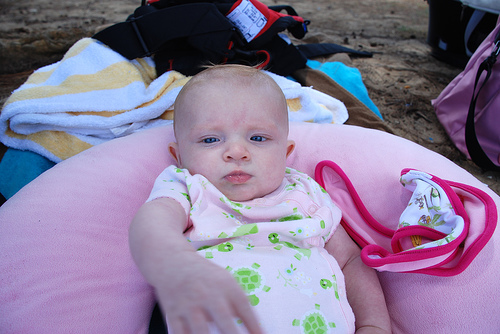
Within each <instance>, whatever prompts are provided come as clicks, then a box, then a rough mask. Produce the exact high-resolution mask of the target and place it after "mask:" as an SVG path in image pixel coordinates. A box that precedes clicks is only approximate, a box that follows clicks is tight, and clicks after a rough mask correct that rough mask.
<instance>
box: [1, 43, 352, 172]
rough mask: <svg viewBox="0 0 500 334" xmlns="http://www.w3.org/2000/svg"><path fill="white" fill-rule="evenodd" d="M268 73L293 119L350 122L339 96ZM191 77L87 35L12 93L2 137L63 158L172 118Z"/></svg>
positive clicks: (11, 144) (4, 112)
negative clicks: (125, 54)
mask: <svg viewBox="0 0 500 334" xmlns="http://www.w3.org/2000/svg"><path fill="white" fill-rule="evenodd" d="M267 73H268V74H269V75H270V76H272V77H273V78H274V79H275V80H276V82H277V83H278V85H279V86H280V87H281V88H282V89H283V92H284V94H285V97H286V98H287V102H288V107H289V115H290V120H291V121H307V122H317V123H338V124H341V123H344V122H345V121H346V120H347V117H348V114H347V110H346V108H345V106H344V104H343V103H341V102H340V101H338V100H336V99H334V98H332V97H330V96H328V95H326V94H323V93H321V92H319V91H316V90H314V89H312V88H310V87H301V86H300V84H298V83H296V82H294V81H292V80H288V79H287V78H284V77H281V76H278V75H275V74H272V73H269V72H267ZM188 80H189V77H186V76H184V75H182V74H180V73H178V72H175V71H170V72H166V73H164V74H163V75H161V76H159V77H156V71H155V66H154V61H153V60H152V59H151V58H141V59H136V60H132V61H130V60H127V59H125V58H124V57H122V56H121V55H120V54H118V53H116V52H114V51H113V50H111V49H109V48H108V47H107V46H105V45H103V44H101V43H100V42H98V41H96V40H93V39H91V38H83V39H81V40H79V41H78V42H77V43H75V44H74V45H73V46H72V47H71V48H70V49H69V50H68V52H67V53H66V54H65V56H64V57H63V59H62V60H61V61H59V62H57V63H54V64H52V65H48V66H45V67H42V68H40V69H38V70H36V71H35V72H33V74H31V75H30V77H29V78H28V80H27V81H26V82H25V83H24V84H23V85H22V86H21V87H19V88H18V89H17V90H15V91H14V92H13V93H12V95H11V96H10V97H9V99H8V100H7V101H6V103H5V105H4V107H3V109H2V112H1V114H0V141H1V142H2V143H3V144H4V145H6V146H8V147H12V148H16V149H20V150H29V151H33V152H36V153H38V154H40V155H42V156H44V157H46V158H48V159H50V160H52V161H54V162H60V161H62V160H64V159H67V158H69V157H71V156H73V155H75V154H77V153H79V152H81V151H83V150H85V149H88V148H90V147H92V146H94V145H97V144H100V143H103V142H105V141H108V140H111V139H113V138H117V137H121V136H124V135H127V134H130V133H133V132H136V131H138V130H142V129H146V128H150V127H153V126H159V125H163V124H167V123H170V122H172V118H173V104H174V101H175V98H176V96H177V94H178V93H179V91H180V89H181V88H182V86H183V85H184V84H185V83H186V82H187V81H188Z"/></svg>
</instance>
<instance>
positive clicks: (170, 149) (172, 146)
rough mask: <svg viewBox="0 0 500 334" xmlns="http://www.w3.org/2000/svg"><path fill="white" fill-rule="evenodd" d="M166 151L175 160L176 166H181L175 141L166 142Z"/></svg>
mask: <svg viewBox="0 0 500 334" xmlns="http://www.w3.org/2000/svg"><path fill="white" fill-rule="evenodd" d="M168 153H170V155H171V156H172V158H174V160H175V161H176V162H177V166H179V167H180V166H181V157H180V155H179V145H177V143H174V142H172V143H169V144H168Z"/></svg>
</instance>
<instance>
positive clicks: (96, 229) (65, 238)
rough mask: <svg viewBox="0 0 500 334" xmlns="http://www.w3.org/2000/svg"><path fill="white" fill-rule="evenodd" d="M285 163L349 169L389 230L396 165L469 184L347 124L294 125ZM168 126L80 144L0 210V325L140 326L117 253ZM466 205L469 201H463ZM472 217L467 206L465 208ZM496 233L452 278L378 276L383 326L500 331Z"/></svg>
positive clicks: (141, 310) (400, 143)
mask: <svg viewBox="0 0 500 334" xmlns="http://www.w3.org/2000/svg"><path fill="white" fill-rule="evenodd" d="M290 137H291V139H294V140H295V141H296V143H297V148H296V150H295V152H294V153H293V154H292V155H291V156H290V157H289V165H290V166H291V167H294V168H297V169H299V170H302V171H304V172H306V173H308V174H309V175H314V168H315V166H316V165H317V163H318V162H319V161H321V160H332V161H335V162H336V163H337V164H338V165H339V166H340V167H341V168H342V169H343V170H344V171H345V172H346V173H347V174H348V176H349V178H350V180H351V181H352V183H353V185H354V186H355V187H356V190H357V191H358V193H359V196H360V197H361V198H362V199H363V203H364V205H365V206H366V209H367V210H368V211H369V212H370V213H371V214H372V215H373V216H374V218H375V219H376V220H377V221H379V222H382V223H384V224H387V226H388V227H391V228H394V227H395V224H397V222H398V218H399V214H400V213H401V212H402V210H403V208H404V207H405V206H406V205H407V204H408V195H407V194H406V193H405V190H404V189H403V188H402V187H401V185H400V184H399V175H400V172H401V170H402V169H403V168H406V167H411V168H415V169H419V170H423V171H426V172H428V173H431V174H433V175H436V176H438V177H440V178H443V179H446V180H452V181H457V182H461V183H465V184H469V185H472V186H474V187H477V188H479V189H482V190H484V191H485V192H486V193H488V194H489V195H490V196H491V197H492V198H493V200H494V201H495V203H496V204H497V206H498V205H499V204H500V198H499V197H498V196H497V195H495V194H494V193H493V192H492V191H491V190H489V189H488V188H487V187H486V186H485V185H483V184H482V183H481V182H479V181H478V180H477V179H476V178H474V177H473V176H472V175H470V174H469V173H468V172H466V171H464V170H463V169H461V168H459V167H457V166H456V165H455V164H453V163H452V162H451V161H449V160H447V159H446V158H444V157H442V156H440V155H438V154H436V153H434V152H431V151H429V150H427V149H425V148H423V147H421V146H419V145H416V144H414V143H412V142H409V141H407V140H405V139H401V138H399V137H396V136H393V135H390V134H387V133H384V132H381V131H377V130H370V129H365V128H359V127H354V126H347V125H320V124H309V123H293V124H291V131H290ZM172 139H173V134H172V128H171V127H170V126H167V127H162V128H154V129H150V130H147V131H143V132H140V133H137V134H134V135H130V136H127V137H124V138H120V139H116V140H113V141H110V142H108V143H105V144H102V145H99V146H96V147H94V148H91V149H89V150H87V151H84V152H83V153H81V154H79V155H77V156H75V157H73V158H70V159H68V160H66V161H64V162H62V163H59V164H58V165H56V166H55V167H53V168H52V169H50V170H48V171H47V172H45V173H44V174H42V175H41V176H40V177H39V178H37V179H36V180H34V181H33V182H32V183H30V184H28V185H27V186H26V187H25V188H23V189H21V191H19V192H18V193H17V194H16V195H15V196H14V197H12V198H11V199H10V200H9V201H7V202H6V203H5V204H4V205H3V206H2V207H1V208H0V268H2V269H1V270H0V314H1V316H0V332H1V333H45V332H47V333H69V332H74V333H83V332H88V333H144V332H147V328H148V323H149V318H150V315H151V310H152V307H153V304H154V297H153V292H152V291H151V289H150V287H149V286H148V284H147V283H146V282H145V281H144V280H143V278H142V276H141V274H140V273H139V272H138V270H137V268H136V267H135V264H134V263H133V261H132V259H131V256H130V253H129V250H128V231H127V229H128V225H129V223H130V221H131V219H132V217H133V216H134V214H135V212H136V210H137V209H138V208H139V207H140V205H141V204H142V203H143V202H144V201H145V199H146V198H147V196H148V195H149V191H150V189H151V186H152V183H153V181H154V179H155V178H156V176H157V175H158V174H159V173H160V172H161V171H162V170H163V169H164V168H165V167H166V166H167V165H169V164H171V163H173V160H172V159H171V158H170V156H169V155H168V152H167V149H166V148H167V144H168V142H170V141H171V140H172ZM465 207H466V209H467V210H469V211H474V204H473V203H472V204H471V205H468V204H467V203H466V205H465ZM473 214H477V213H473ZM498 240H499V238H498V236H497V233H495V234H494V235H493V237H492V239H491V240H490V241H489V243H488V244H487V245H486V246H485V247H484V249H483V250H482V251H481V252H480V253H479V255H478V256H477V257H476V258H475V259H474V260H473V261H472V263H471V264H470V265H469V267H468V268H467V269H466V270H465V271H464V272H463V273H461V274H459V275H457V276H452V277H436V276H430V275H422V274H401V273H391V272H383V273H380V275H379V277H380V279H381V282H382V285H383V287H384V292H385V294H386V298H387V302H388V306H389V310H390V313H391V317H392V320H393V329H394V333H412V334H413V333H454V334H455V333H469V332H476V333H492V332H495V330H497V329H498V328H500V310H498V307H497V306H496V303H495V302H496V301H498V300H500V290H499V289H497V287H496V281H497V277H498V276H499V275H500V263H499V261H500V258H499V253H498V249H500V244H499V241H498Z"/></svg>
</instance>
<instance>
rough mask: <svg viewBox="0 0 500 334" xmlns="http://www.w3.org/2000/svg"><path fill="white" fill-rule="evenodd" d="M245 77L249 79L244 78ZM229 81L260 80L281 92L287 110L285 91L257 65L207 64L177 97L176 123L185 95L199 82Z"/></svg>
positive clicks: (245, 82)
mask: <svg viewBox="0 0 500 334" xmlns="http://www.w3.org/2000/svg"><path fill="white" fill-rule="evenodd" d="M245 78H247V79H249V80H244V79H245ZM221 79H223V80H224V81H229V80H235V79H237V82H235V84H242V85H245V84H247V85H251V84H255V82H258V83H259V85H262V86H264V87H266V88H269V89H273V90H275V91H276V93H277V94H279V96H280V97H279V98H281V99H282V100H283V104H284V109H285V110H286V98H285V95H284V94H283V91H282V90H281V88H280V87H279V86H278V84H277V83H276V82H275V81H274V79H273V78H271V77H270V76H269V75H267V74H266V73H264V72H263V71H262V70H260V69H259V68H258V67H257V66H246V65H239V64H225V65H207V67H206V69H205V70H203V71H201V72H199V73H198V74H196V75H195V76H193V77H192V78H191V79H190V80H189V81H188V82H187V83H186V84H185V85H184V87H182V89H181V91H180V92H179V95H178V96H177V99H176V100H175V103H174V123H175V113H176V110H178V109H179V106H180V105H181V104H182V101H183V100H184V98H185V95H186V94H187V93H188V92H189V91H190V90H191V89H192V88H193V86H196V85H197V84H202V83H206V82H208V81H216V80H221ZM228 98H230V97H228Z"/></svg>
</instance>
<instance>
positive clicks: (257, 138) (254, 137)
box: [250, 136, 266, 141]
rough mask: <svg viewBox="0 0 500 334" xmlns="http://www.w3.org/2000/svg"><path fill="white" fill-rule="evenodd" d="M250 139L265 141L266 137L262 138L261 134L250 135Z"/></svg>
mask: <svg viewBox="0 0 500 334" xmlns="http://www.w3.org/2000/svg"><path fill="white" fill-rule="evenodd" d="M250 140H252V141H266V138H264V137H262V136H252V137H250Z"/></svg>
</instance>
